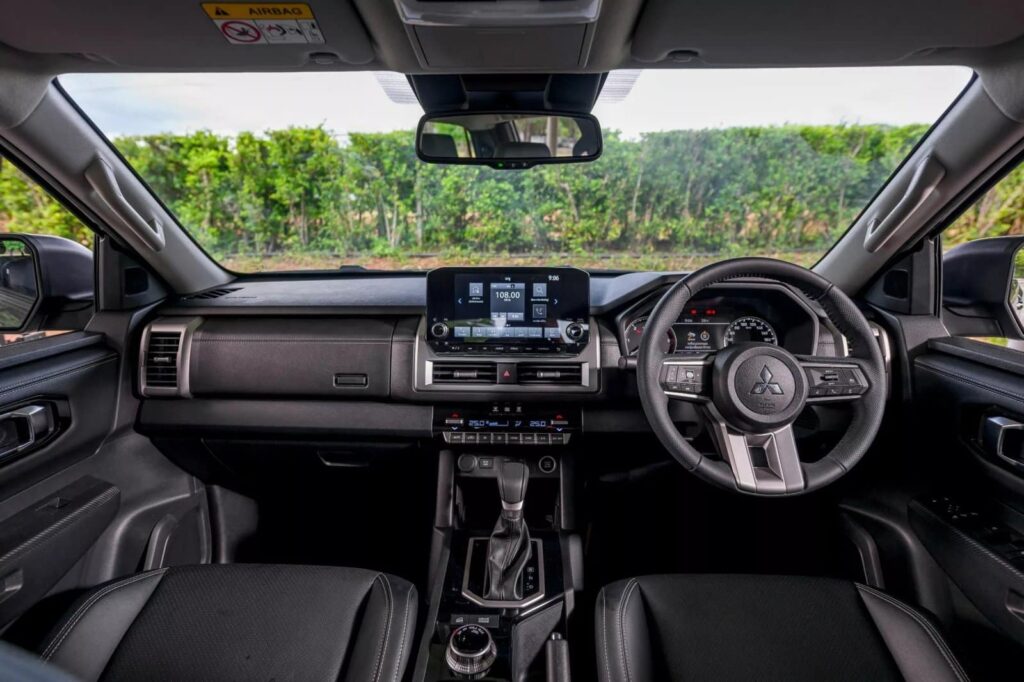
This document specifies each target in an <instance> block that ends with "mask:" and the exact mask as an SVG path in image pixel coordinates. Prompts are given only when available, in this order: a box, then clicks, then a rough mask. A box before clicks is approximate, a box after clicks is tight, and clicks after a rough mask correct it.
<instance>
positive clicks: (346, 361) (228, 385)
mask: <svg viewBox="0 0 1024 682" xmlns="http://www.w3.org/2000/svg"><path fill="white" fill-rule="evenodd" d="M393 332H394V323H393V322H392V321H389V320H374V319H367V318H343V319H322V318H207V319H205V320H204V321H203V323H202V325H200V326H199V328H198V329H197V330H196V331H195V333H194V334H193V336H192V340H191V344H190V349H189V361H188V368H189V377H188V378H189V386H190V392H191V394H192V395H193V396H196V397H202V396H292V397H323V396H330V397H335V398H354V399H363V400H365V399H367V398H371V397H374V398H380V397H386V396H387V395H388V393H389V386H390V382H391V337H392V334H393Z"/></svg>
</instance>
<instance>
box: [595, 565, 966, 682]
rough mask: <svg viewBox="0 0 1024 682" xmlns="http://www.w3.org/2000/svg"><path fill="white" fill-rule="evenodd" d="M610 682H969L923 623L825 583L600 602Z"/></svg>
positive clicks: (646, 591) (688, 585)
mask: <svg viewBox="0 0 1024 682" xmlns="http://www.w3.org/2000/svg"><path fill="white" fill-rule="evenodd" d="M596 631H597V633H596V634H597V654H598V670H599V676H600V679H601V680H602V681H603V682H620V681H621V682H627V681H628V682H642V681H644V680H687V681H688V682H690V681H693V680H716V681H718V682H723V681H727V680H786V681H788V682H792V681H793V680H851V681H857V682H862V681H863V680H872V682H882V681H884V680H902V679H906V680H912V681H916V680H928V681H929V682H943V681H945V680H950V681H963V680H966V679H967V676H966V675H965V674H964V672H963V670H962V669H961V667H960V665H959V664H958V663H957V661H956V659H955V658H954V657H953V654H952V653H951V652H950V650H949V647H948V646H947V645H946V643H945V642H944V641H943V639H942V637H941V636H940V635H939V633H938V631H937V630H936V629H935V627H934V626H933V625H932V624H931V623H930V622H929V620H928V619H927V618H926V617H925V616H924V615H922V614H920V613H918V612H917V611H915V610H913V609H911V608H910V607H908V606H906V605H905V604H902V603H900V602H898V601H896V600H895V599H893V598H892V597H890V596H888V595H886V594H883V593H882V592H879V591H877V590H874V589H872V588H869V587H865V586H863V585H856V584H854V583H850V582H844V581H840V580H830V579H825V578H796V577H782V576H742V575H689V576H685V575H664V576H648V577H644V578H633V579H630V580H623V581H620V582H617V583H613V584H612V585H609V586H608V587H606V588H604V590H602V591H601V593H600V594H599V595H598V598H597V620H596Z"/></svg>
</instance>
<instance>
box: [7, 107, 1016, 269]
mask: <svg viewBox="0 0 1024 682" xmlns="http://www.w3.org/2000/svg"><path fill="white" fill-rule="evenodd" d="M925 131H926V126H924V125H909V126H898V127H895V126H881V125H841V126H775V127H749V128H728V129H722V130H674V131H667V132H654V133H648V134H645V135H643V136H641V137H640V138H639V139H624V138H622V137H621V136H620V135H618V134H617V133H615V132H608V133H606V135H605V148H604V156H603V158H602V159H600V160H598V161H597V162H595V163H587V164H578V165H551V166H540V167H536V168H533V169H530V170H526V171H496V170H491V169H488V168H483V167H474V166H435V165H428V164H424V163H421V162H420V161H418V160H417V159H416V156H415V153H414V151H413V133H412V132H410V131H396V132H391V133H360V134H351V135H349V136H348V137H347V138H345V139H338V138H336V137H335V136H333V135H332V134H331V133H330V132H329V131H327V130H325V129H323V128H319V127H317V128H288V129H283V130H270V131H265V132H262V133H250V132H246V133H241V134H239V135H237V136H235V137H225V136H221V135H216V134H214V133H211V132H209V131H199V132H195V133H191V134H187V135H177V134H159V135H145V136H134V137H122V138H118V139H116V140H115V141H114V143H115V145H116V146H117V147H118V149H119V150H120V151H121V152H122V153H123V154H124V156H125V157H126V158H127V159H128V161H129V162H130V163H131V164H132V165H133V166H134V167H135V168H136V169H137V170H138V172H139V174H140V175H141V176H142V177H143V178H145V179H146V181H147V182H148V183H149V184H150V186H151V187H152V188H153V190H154V191H155V192H156V194H157V195H158V196H160V197H161V198H162V199H163V200H164V202H165V203H166V204H167V205H168V206H169V207H170V208H171V210H172V211H173V212H174V213H175V214H176V215H177V217H178V219H179V220H180V221H181V222H182V224H183V225H185V226H186V227H187V228H188V229H189V230H190V231H191V232H192V234H193V235H195V237H196V238H197V239H198V240H199V242H200V243H201V244H202V245H203V246H204V247H205V248H207V249H208V250H209V251H211V252H212V253H213V254H214V255H215V256H216V257H219V258H239V257H243V256H256V257H259V259H263V258H269V259H272V258H273V257H276V256H282V255H286V256H290V257H295V256H297V255H302V254H330V255H331V257H333V258H335V259H336V260H337V261H338V262H341V261H344V260H345V257H346V256H351V255H353V254H366V253H374V254H378V255H398V254H407V253H434V252H445V251H449V250H463V251H476V252H484V253H503V254H519V253H523V254H544V253H580V254H586V253H628V254H648V255H650V254H677V253H687V254H689V253H700V254H715V255H721V256H728V255H739V254H748V253H765V252H770V253H780V252H808V253H813V252H820V251H823V250H824V249H825V248H827V247H828V246H829V245H830V244H832V243H833V242H834V241H835V240H836V239H837V238H838V236H839V235H840V234H841V233H842V232H843V231H844V230H845V229H846V227H847V226H848V225H849V224H850V223H851V222H852V221H853V220H854V219H855V217H856V214H857V213H858V211H860V209H861V208H862V207H863V206H864V205H865V204H867V202H868V201H869V200H870V199H871V197H872V196H873V194H874V193H875V192H876V191H877V189H878V188H879V187H880V186H881V185H882V184H883V183H884V182H885V180H886V178H887V177H888V175H889V174H890V172H891V171H892V169H893V168H895V167H896V166H897V165H898V163H899V162H900V160H901V159H902V158H904V157H905V156H906V155H907V154H908V153H909V151H910V150H911V148H912V147H913V145H914V144H915V143H916V142H917V140H918V139H920V137H921V136H922V135H923V134H924V132H925ZM0 229H2V230H6V231H25V232H36V233H47V234H58V235H62V236H67V237H70V238H72V239H76V240H79V241H83V242H87V241H88V233H87V231H86V230H85V229H84V228H83V227H82V226H81V225H80V224H79V223H78V222H77V221H76V220H75V218H74V217H72V216H71V215H69V214H68V213H67V212H66V211H64V210H63V209H62V208H61V207H60V206H59V205H58V204H56V203H55V202H54V201H53V200H51V199H50V198H49V197H48V196H47V195H46V194H45V193H44V192H43V191H42V190H40V189H39V188H37V187H35V185H33V184H32V183H27V182H26V180H25V178H24V177H23V176H22V175H21V174H20V173H19V172H18V171H17V170H16V169H15V168H14V167H13V166H12V165H11V164H10V163H7V162H0ZM1022 232H1024V171H1022V170H1016V171H1014V172H1013V173H1012V174H1011V175H1010V177H1009V178H1007V180H1004V181H1003V182H1002V183H1000V184H999V185H997V186H996V187H995V188H993V190H992V191H991V192H989V193H988V194H986V195H985V197H984V198H983V199H982V200H981V201H980V202H978V204H977V205H976V206H975V207H973V208H972V209H970V210H969V211H968V212H967V213H966V214H965V215H964V216H963V217H962V218H961V219H960V220H959V221H958V222H957V224H956V225H955V226H953V228H951V230H950V232H949V233H948V234H949V237H950V238H952V239H953V240H956V241H960V240H965V239H972V238H976V237H982V236H996V235H1001V234H1020V233H1022ZM256 262H258V260H257V261H256Z"/></svg>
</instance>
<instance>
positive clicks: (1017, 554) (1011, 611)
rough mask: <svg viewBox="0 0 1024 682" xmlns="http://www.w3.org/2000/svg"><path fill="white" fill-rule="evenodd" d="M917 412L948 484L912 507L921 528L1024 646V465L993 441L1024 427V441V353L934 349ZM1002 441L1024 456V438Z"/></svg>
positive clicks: (957, 345)
mask: <svg viewBox="0 0 1024 682" xmlns="http://www.w3.org/2000/svg"><path fill="white" fill-rule="evenodd" d="M914 407H915V409H916V411H917V423H916V427H917V433H916V435H917V436H919V440H918V442H920V444H921V447H922V448H924V450H923V452H926V453H927V454H928V458H927V460H926V461H927V466H928V467H929V468H930V469H931V470H930V471H929V472H927V474H928V475H930V476H933V477H935V478H936V480H937V481H938V483H937V487H936V489H935V490H934V491H932V492H931V493H929V494H928V495H924V496H921V497H920V498H918V499H915V500H914V501H913V502H911V504H910V508H909V519H910V524H911V527H912V528H913V529H914V532H915V534H916V535H917V536H918V537H919V538H920V539H921V541H922V542H923V544H924V545H925V547H926V548H927V549H928V551H929V552H930V553H931V555H932V556H933V557H934V558H935V560H936V561H937V562H938V564H939V565H940V566H941V567H942V569H943V570H944V571H945V573H946V574H947V576H948V577H949V579H950V580H951V581H952V582H953V583H954V584H955V585H956V586H957V587H958V588H959V589H960V591H962V592H963V594H964V595H965V596H966V597H967V599H968V600H970V602H971V603H972V604H973V605H974V606H975V607H976V608H977V609H978V611H980V612H981V614H983V615H984V616H985V617H986V618H987V620H988V621H989V622H991V623H992V624H994V625H995V626H996V627H997V628H998V629H999V630H1000V631H1002V632H1003V633H1004V634H1005V635H1007V636H1009V637H1010V638H1012V639H1014V640H1015V641H1017V642H1019V643H1022V644H1024V464H1020V465H1018V464H1016V463H1014V462H1013V461H1012V459H1011V458H1008V457H1006V456H1004V454H1005V453H1001V452H997V448H996V446H995V443H996V439H993V438H992V437H991V436H990V435H989V434H988V433H986V431H987V430H991V428H992V424H996V425H998V424H1003V423H1009V424H1014V423H1017V424H1019V425H1020V427H1021V429H1020V430H1021V432H1022V434H1024V354H1020V353H1018V352H1017V351H1013V350H1008V349H1005V348H1000V347H997V346H992V345H989V344H985V343H981V342H978V341H973V340H969V339H935V340H932V341H931V342H929V344H928V350H927V352H925V353H923V354H921V355H919V356H918V357H917V358H916V359H915V361H914ZM993 419H995V420H997V421H995V422H993V421H992V420H993ZM1002 441H1004V443H1003V444H1002V445H1000V447H1003V445H1005V447H1006V448H1008V450H1007V452H1009V449H1014V451H1015V452H1016V451H1017V450H1019V449H1020V448H1022V447H1024V439H1022V438H1017V437H1016V435H1014V436H1013V437H1012V438H1010V437H1007V438H1003V439H1002ZM1019 454H1021V455H1022V456H1024V452H1020V453H1019ZM1021 461H1022V462H1024V459H1022V460H1021ZM937 473H938V474H939V475H938V476H936V474H937Z"/></svg>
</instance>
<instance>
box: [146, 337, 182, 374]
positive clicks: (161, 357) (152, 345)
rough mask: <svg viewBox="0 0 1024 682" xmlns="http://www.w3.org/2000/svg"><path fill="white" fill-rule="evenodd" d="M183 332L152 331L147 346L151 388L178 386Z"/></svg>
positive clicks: (147, 370) (147, 369)
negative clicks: (179, 353) (179, 354)
mask: <svg viewBox="0 0 1024 682" xmlns="http://www.w3.org/2000/svg"><path fill="white" fill-rule="evenodd" d="M180 350H181V333H179V332H150V334H149V343H148V344H147V346H146V386H147V387H150V388H177V387H178V352H179V351H180Z"/></svg>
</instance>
